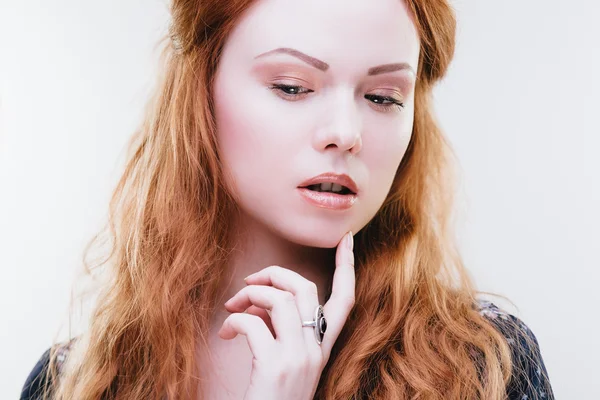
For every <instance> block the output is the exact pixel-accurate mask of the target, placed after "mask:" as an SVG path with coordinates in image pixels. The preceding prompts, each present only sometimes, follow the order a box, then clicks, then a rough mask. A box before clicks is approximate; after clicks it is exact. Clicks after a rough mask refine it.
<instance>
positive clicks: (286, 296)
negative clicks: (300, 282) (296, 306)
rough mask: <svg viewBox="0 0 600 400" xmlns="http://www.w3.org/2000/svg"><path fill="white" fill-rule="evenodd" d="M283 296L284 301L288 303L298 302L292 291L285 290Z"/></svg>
mask: <svg viewBox="0 0 600 400" xmlns="http://www.w3.org/2000/svg"><path fill="white" fill-rule="evenodd" d="M281 297H282V298H283V301H285V302H286V303H296V298H295V297H294V295H293V294H292V293H291V292H283V293H282V294H281Z"/></svg>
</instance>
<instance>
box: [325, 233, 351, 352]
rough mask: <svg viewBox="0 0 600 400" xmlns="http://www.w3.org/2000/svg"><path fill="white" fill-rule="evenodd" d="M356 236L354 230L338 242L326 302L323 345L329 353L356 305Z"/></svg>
mask: <svg viewBox="0 0 600 400" xmlns="http://www.w3.org/2000/svg"><path fill="white" fill-rule="evenodd" d="M353 248H354V238H353V236H352V232H349V233H348V234H347V235H345V236H344V238H343V239H342V240H340V243H339V244H338V247H337V250H336V254H335V271H334V273H333V284H332V288H331V296H330V297H329V301H327V303H325V305H324V306H323V308H324V312H323V314H324V316H325V319H326V320H327V331H326V333H325V336H324V337H323V343H322V344H321V347H322V348H324V351H326V352H327V355H328V354H329V351H330V350H331V348H332V347H333V344H334V343H335V341H336V339H337V337H338V336H339V334H340V332H341V331H342V328H343V327H344V324H345V323H346V319H347V318H348V315H349V314H350V311H351V310H352V307H353V306H354V298H355V292H356V290H355V285H356V282H355V274H354V249H353Z"/></svg>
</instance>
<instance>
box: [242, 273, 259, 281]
mask: <svg viewBox="0 0 600 400" xmlns="http://www.w3.org/2000/svg"><path fill="white" fill-rule="evenodd" d="M254 275H256V272H255V273H253V274H250V275H248V276H247V277H245V278H244V281H246V280H248V279H249V278H251V277H253V276H254Z"/></svg>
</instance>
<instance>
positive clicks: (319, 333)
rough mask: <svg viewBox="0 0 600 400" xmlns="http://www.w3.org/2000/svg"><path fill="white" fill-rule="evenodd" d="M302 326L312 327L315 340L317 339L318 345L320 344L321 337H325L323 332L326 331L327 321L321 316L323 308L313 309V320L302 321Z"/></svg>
mask: <svg viewBox="0 0 600 400" xmlns="http://www.w3.org/2000/svg"><path fill="white" fill-rule="evenodd" d="M302 326H310V327H314V330H315V339H317V343H318V344H321V342H322V341H323V335H325V331H326V330H327V320H326V319H325V316H324V315H323V306H321V305H319V306H317V308H315V319H314V320H312V321H302Z"/></svg>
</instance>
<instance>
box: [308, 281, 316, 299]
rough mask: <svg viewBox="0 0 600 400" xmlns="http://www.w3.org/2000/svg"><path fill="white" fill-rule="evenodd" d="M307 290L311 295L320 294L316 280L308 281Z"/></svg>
mask: <svg viewBox="0 0 600 400" xmlns="http://www.w3.org/2000/svg"><path fill="white" fill-rule="evenodd" d="M306 292H307V293H308V294H309V295H315V296H317V295H318V294H319V293H318V289H317V285H316V284H315V283H314V282H312V281H308V283H307V285H306Z"/></svg>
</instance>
